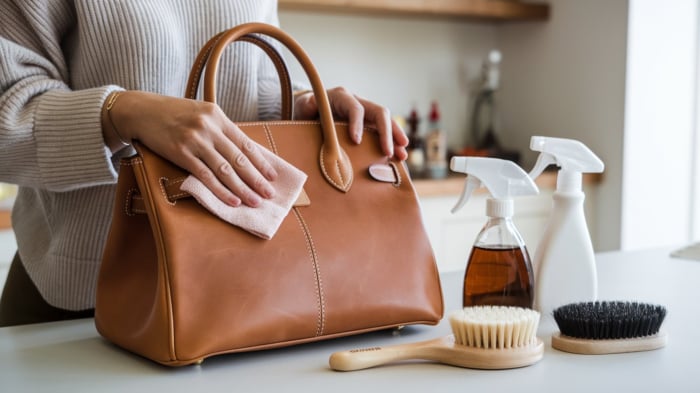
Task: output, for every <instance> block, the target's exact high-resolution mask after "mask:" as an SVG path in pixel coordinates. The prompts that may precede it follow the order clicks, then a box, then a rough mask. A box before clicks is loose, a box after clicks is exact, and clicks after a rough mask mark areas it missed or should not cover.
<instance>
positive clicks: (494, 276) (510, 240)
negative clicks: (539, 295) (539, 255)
mask: <svg viewBox="0 0 700 393" xmlns="http://www.w3.org/2000/svg"><path fill="white" fill-rule="evenodd" d="M510 202H511V203H510V209H509V208H508V207H507V206H506V205H507V204H508V201H500V200H496V199H489V200H487V211H488V212H489V213H490V214H489V219H488V221H487V222H486V225H485V226H484V228H483V229H482V230H481V232H480V233H479V235H478V236H477V238H476V241H475V243H474V247H473V248H472V251H471V255H470V256H469V262H468V263H467V269H466V272H465V274H464V290H463V297H462V302H463V305H464V306H465V307H467V306H477V305H502V306H518V307H526V308H532V305H533V303H532V302H533V298H534V275H533V273H532V264H531V262H530V254H529V253H528V251H527V247H525V243H524V242H523V239H522V237H521V236H520V233H519V232H518V230H517V229H516V227H515V225H514V224H513V220H512V200H510ZM499 205H500V206H499ZM506 210H510V212H509V213H510V214H508V212H506Z"/></svg>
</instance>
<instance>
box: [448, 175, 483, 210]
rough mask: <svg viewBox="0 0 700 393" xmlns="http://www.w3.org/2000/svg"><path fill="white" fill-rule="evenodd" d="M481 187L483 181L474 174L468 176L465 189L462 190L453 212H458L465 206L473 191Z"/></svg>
mask: <svg viewBox="0 0 700 393" xmlns="http://www.w3.org/2000/svg"><path fill="white" fill-rule="evenodd" d="M480 187H481V181H480V180H479V179H477V178H476V177H474V176H467V181H465V182H464V189H463V190H462V195H460V196H459V200H458V201H457V204H456V205H455V206H454V207H453V208H452V210H451V211H452V213H457V211H458V210H459V209H461V208H462V207H464V205H465V204H466V203H467V201H468V200H469V197H470V196H471V195H472V192H474V190H476V189H477V188H480Z"/></svg>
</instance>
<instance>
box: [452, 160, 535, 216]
mask: <svg viewBox="0 0 700 393" xmlns="http://www.w3.org/2000/svg"><path fill="white" fill-rule="evenodd" d="M450 169H451V170H452V171H454V172H460V173H464V174H466V175H467V180H466V183H465V185H464V190H463V191H462V195H460V197H459V201H457V204H456V205H455V207H454V208H452V213H455V212H457V211H458V210H459V209H460V208H462V206H464V204H465V203H467V201H468V200H469V197H470V196H471V194H472V192H474V190H476V189H477V188H480V187H482V186H484V187H486V189H487V190H488V191H489V193H490V194H491V196H492V197H493V199H503V200H505V199H511V198H512V197H515V196H521V195H537V194H538V193H539V190H538V189H537V186H536V185H535V183H534V182H533V181H532V179H531V178H530V177H529V176H528V175H527V173H525V171H524V170H523V169H522V168H520V167H519V166H517V165H516V164H515V163H514V162H512V161H507V160H502V159H499V158H491V157H452V160H451V161H450Z"/></svg>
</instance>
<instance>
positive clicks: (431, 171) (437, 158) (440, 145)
mask: <svg viewBox="0 0 700 393" xmlns="http://www.w3.org/2000/svg"><path fill="white" fill-rule="evenodd" d="M429 119H430V123H429V125H428V130H429V131H428V135H427V136H426V138H425V146H426V148H425V152H426V163H425V167H426V168H425V169H426V173H427V175H428V177H430V178H432V179H441V178H444V177H446V176H447V135H446V134H445V131H444V130H443V129H442V127H441V124H440V110H439V109H438V103H437V101H433V103H432V104H431V108H430V117H429Z"/></svg>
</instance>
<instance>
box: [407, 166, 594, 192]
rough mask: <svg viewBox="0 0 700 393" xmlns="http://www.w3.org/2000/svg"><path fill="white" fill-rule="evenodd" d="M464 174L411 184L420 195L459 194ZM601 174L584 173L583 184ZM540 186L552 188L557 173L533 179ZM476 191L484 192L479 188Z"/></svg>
mask: <svg viewBox="0 0 700 393" xmlns="http://www.w3.org/2000/svg"><path fill="white" fill-rule="evenodd" d="M464 177H465V176H464V175H451V176H449V177H447V178H446V179H414V180H413V186H414V187H415V188H416V192H417V193H418V196H420V197H432V196H445V195H459V194H460V193H461V192H462V188H464ZM602 178H603V176H602V174H600V173H586V174H584V175H583V183H584V184H599V183H600V182H601V180H602ZM535 184H537V186H538V187H540V188H548V189H554V188H555V187H556V184H557V173H556V172H555V171H551V172H550V171H548V172H545V173H543V174H542V175H540V176H539V177H538V178H537V180H535ZM476 192H477V193H483V192H486V190H485V189H483V188H481V189H479V190H477V191H476Z"/></svg>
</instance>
